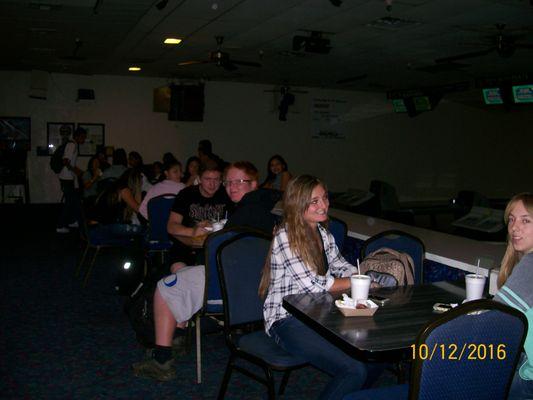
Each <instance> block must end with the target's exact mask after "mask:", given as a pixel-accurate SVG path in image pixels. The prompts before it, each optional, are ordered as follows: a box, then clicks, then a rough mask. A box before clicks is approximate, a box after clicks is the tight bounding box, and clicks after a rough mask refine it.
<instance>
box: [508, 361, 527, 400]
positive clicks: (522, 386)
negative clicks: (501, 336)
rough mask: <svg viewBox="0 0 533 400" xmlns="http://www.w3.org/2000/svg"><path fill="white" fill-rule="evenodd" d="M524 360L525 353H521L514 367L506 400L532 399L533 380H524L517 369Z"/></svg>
mask: <svg viewBox="0 0 533 400" xmlns="http://www.w3.org/2000/svg"><path fill="white" fill-rule="evenodd" d="M525 361H526V354H525V353H522V357H520V361H518V365H517V367H516V372H515V374H514V378H513V382H512V383H511V390H509V397H507V400H526V399H528V400H531V399H533V381H526V380H525V379H522V378H521V377H520V374H519V373H518V370H519V369H520V367H521V366H522V364H524V362H525Z"/></svg>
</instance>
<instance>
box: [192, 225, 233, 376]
mask: <svg viewBox="0 0 533 400" xmlns="http://www.w3.org/2000/svg"><path fill="white" fill-rule="evenodd" d="M242 231H243V228H239V227H233V228H227V229H223V230H221V231H218V232H213V233H211V234H210V235H209V236H208V237H207V239H206V241H205V243H204V253H205V290H204V305H203V307H202V309H201V310H200V311H199V312H198V313H196V316H195V327H196V380H197V382H198V383H202V326H201V318H202V317H203V316H211V317H215V316H222V314H223V312H224V308H223V306H222V294H221V291H220V281H219V278H218V269H217V251H218V248H219V247H220V245H221V244H222V243H224V242H226V241H227V240H229V239H231V238H232V237H234V236H235V235H237V234H238V233H239V232H242Z"/></svg>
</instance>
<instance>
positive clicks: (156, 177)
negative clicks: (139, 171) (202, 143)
mask: <svg viewBox="0 0 533 400" xmlns="http://www.w3.org/2000/svg"><path fill="white" fill-rule="evenodd" d="M180 167H181V164H180ZM163 171H164V165H163V163H162V162H161V161H156V162H154V163H153V164H152V170H151V171H150V183H151V184H152V185H155V184H156V183H159V182H161V181H163V180H165V174H164V173H163Z"/></svg>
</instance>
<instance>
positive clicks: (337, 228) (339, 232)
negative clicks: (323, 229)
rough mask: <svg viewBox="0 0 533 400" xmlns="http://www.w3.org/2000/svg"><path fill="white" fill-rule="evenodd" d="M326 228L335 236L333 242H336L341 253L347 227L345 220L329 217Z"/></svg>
mask: <svg viewBox="0 0 533 400" xmlns="http://www.w3.org/2000/svg"><path fill="white" fill-rule="evenodd" d="M328 229H329V231H330V232H331V234H332V235H333V237H334V238H335V243H336V244H337V247H338V248H339V251H340V252H341V253H342V250H343V248H344V242H345V241H346V236H347V235H348V227H347V226H346V222H344V221H342V220H340V219H338V218H335V217H329V224H328Z"/></svg>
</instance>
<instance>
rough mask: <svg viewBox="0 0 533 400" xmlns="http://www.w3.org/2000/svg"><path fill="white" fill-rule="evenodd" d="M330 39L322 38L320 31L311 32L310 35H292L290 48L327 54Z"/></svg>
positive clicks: (329, 48)
mask: <svg viewBox="0 0 533 400" xmlns="http://www.w3.org/2000/svg"><path fill="white" fill-rule="evenodd" d="M329 44H330V40H329V39H324V38H323V37H322V35H321V33H320V32H312V33H311V36H298V35H297V36H294V38H293V39H292V49H293V50H294V51H300V50H302V49H303V50H304V51H306V52H308V53H318V54H328V53H329V51H330V50H331V46H330V45H329Z"/></svg>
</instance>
